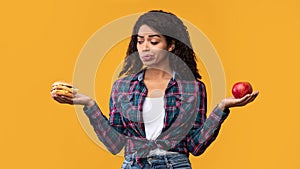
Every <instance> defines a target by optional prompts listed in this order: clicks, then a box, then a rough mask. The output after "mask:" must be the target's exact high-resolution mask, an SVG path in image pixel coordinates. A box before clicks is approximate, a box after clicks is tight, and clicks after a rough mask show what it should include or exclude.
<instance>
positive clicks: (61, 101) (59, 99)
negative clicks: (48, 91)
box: [54, 96, 73, 104]
mask: <svg viewBox="0 0 300 169" xmlns="http://www.w3.org/2000/svg"><path fill="white" fill-rule="evenodd" d="M54 99H55V100H56V101H58V102H59V103H66V104H73V101H72V100H70V99H68V98H65V97H63V96H56V97H54Z"/></svg>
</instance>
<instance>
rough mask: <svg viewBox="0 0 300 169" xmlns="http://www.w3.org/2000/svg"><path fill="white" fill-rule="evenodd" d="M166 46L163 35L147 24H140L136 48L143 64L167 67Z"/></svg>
mask: <svg viewBox="0 0 300 169" xmlns="http://www.w3.org/2000/svg"><path fill="white" fill-rule="evenodd" d="M173 48H174V47H173V45H170V46H168V44H167V41H166V38H165V36H163V35H161V34H159V33H158V32H156V31H154V30H153V29H151V28H150V27H149V26H147V25H142V26H141V27H140V29H139V31H138V37H137V49H138V52H139V55H140V59H141V61H142V62H143V64H144V65H146V66H147V67H153V68H166V67H169V58H168V55H167V52H168V51H171V50H172V49H173Z"/></svg>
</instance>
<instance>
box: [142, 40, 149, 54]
mask: <svg viewBox="0 0 300 169" xmlns="http://www.w3.org/2000/svg"><path fill="white" fill-rule="evenodd" d="M149 50H150V47H149V42H148V41H145V42H144V43H143V46H142V51H143V52H145V51H149Z"/></svg>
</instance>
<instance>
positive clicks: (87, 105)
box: [84, 99, 95, 109]
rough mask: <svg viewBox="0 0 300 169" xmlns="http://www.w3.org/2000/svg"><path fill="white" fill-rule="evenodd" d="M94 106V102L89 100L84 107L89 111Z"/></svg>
mask: <svg viewBox="0 0 300 169" xmlns="http://www.w3.org/2000/svg"><path fill="white" fill-rule="evenodd" d="M94 105H95V101H94V100H93V99H91V100H90V101H88V102H87V103H86V104H85V105H84V106H85V107H86V108H88V109H90V108H91V107H93V106H94Z"/></svg>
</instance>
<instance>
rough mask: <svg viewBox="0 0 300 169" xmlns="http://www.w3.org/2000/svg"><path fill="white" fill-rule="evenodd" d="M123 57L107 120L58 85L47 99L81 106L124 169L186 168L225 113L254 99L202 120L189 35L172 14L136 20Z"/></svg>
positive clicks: (202, 96) (225, 105) (202, 99)
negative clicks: (121, 155)
mask: <svg viewBox="0 0 300 169" xmlns="http://www.w3.org/2000/svg"><path fill="white" fill-rule="evenodd" d="M126 54H127V56H126V57H125V62H124V66H123V69H122V71H121V72H120V74H119V77H122V78H120V79H119V80H117V81H116V82H115V83H114V85H113V87H112V92H111V96H110V114H109V116H110V117H109V119H107V118H106V117H105V116H104V115H103V114H102V112H101V110H100V109H99V107H98V106H97V104H96V103H95V101H94V100H93V99H92V98H90V97H88V96H86V95H83V94H80V93H76V92H74V91H73V89H72V86H67V85H65V84H63V83H60V82H56V83H55V84H54V85H53V88H52V91H51V93H52V97H53V98H54V99H55V100H56V101H58V102H59V103H66V104H77V105H83V106H84V108H83V109H84V112H85V113H86V115H87V116H88V118H89V120H90V123H91V125H92V126H93V127H94V130H95V132H96V133H97V136H98V138H99V139H100V140H101V141H102V142H103V144H104V145H105V146H106V148H107V149H108V150H109V151H110V152H111V153H113V154H117V153H119V152H120V151H121V150H122V149H123V148H125V160H124V163H123V165H122V168H136V169H137V168H191V164H190V161H189V158H188V157H189V154H190V153H191V154H193V155H195V156H198V155H200V154H202V153H203V152H204V151H205V149H206V148H207V147H208V146H209V145H210V144H211V143H212V142H213V141H214V140H215V138H216V137H217V135H218V132H219V130H220V127H221V124H222V123H223V121H224V120H225V119H226V117H227V116H228V114H229V108H231V107H236V106H244V105H246V104H248V103H250V102H252V101H253V100H254V99H255V98H256V96H257V95H258V92H254V93H252V94H248V95H246V96H244V97H243V98H240V99H234V98H227V99H223V100H222V101H221V102H220V103H219V104H218V105H217V106H216V107H215V109H214V110H213V111H212V112H211V114H210V116H209V117H208V118H206V100H207V98H206V89H205V85H204V83H203V82H201V81H200V79H201V76H200V74H199V73H198V70H197V64H196V58H195V54H194V51H193V49H192V45H191V43H190V39H189V34H188V32H187V28H186V27H185V26H184V24H183V22H182V21H181V20H180V19H179V18H178V17H176V16H175V15H174V14H172V13H167V12H164V11H149V12H147V13H145V14H143V15H142V16H140V18H139V19H138V20H137V22H136V23H135V26H134V28H133V33H132V36H131V41H130V43H129V46H128V50H127V53H126ZM123 76H124V77H123ZM62 91H67V92H62Z"/></svg>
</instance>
